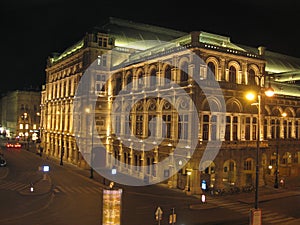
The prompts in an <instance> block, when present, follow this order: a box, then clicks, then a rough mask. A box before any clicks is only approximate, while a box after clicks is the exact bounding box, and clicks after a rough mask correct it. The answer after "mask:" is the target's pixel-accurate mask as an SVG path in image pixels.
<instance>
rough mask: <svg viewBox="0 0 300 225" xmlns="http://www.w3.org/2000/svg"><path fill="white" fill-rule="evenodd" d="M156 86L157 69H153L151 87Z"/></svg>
mask: <svg viewBox="0 0 300 225" xmlns="http://www.w3.org/2000/svg"><path fill="white" fill-rule="evenodd" d="M155 86H156V70H152V71H151V73H150V87H153V88H155Z"/></svg>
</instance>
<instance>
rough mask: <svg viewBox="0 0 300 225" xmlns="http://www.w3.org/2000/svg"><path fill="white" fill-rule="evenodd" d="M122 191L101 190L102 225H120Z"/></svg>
mask: <svg viewBox="0 0 300 225" xmlns="http://www.w3.org/2000/svg"><path fill="white" fill-rule="evenodd" d="M121 197H122V189H118V190H112V189H110V190H105V189H104V190H103V209H102V210H103V213H102V215H103V216H102V225H120V224H121Z"/></svg>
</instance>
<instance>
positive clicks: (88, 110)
mask: <svg viewBox="0 0 300 225" xmlns="http://www.w3.org/2000/svg"><path fill="white" fill-rule="evenodd" d="M85 112H86V113H87V114H88V115H89V114H90V112H91V110H90V108H86V109H85ZM87 121H88V116H87ZM91 121H92V143H91V158H90V160H91V165H90V167H91V168H90V178H91V179H93V178H94V169H93V148H94V120H93V119H92V120H91ZM87 128H88V127H87ZM87 137H88V135H87Z"/></svg>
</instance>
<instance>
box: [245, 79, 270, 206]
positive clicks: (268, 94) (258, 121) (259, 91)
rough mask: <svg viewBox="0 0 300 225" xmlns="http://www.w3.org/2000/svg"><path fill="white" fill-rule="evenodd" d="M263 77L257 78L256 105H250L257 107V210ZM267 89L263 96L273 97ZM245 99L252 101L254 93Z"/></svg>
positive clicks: (248, 94) (256, 201)
mask: <svg viewBox="0 0 300 225" xmlns="http://www.w3.org/2000/svg"><path fill="white" fill-rule="evenodd" d="M262 77H263V76H257V78H258V81H259V82H258V85H259V89H258V92H257V103H253V104H251V105H257V108H258V112H257V134H256V156H255V164H256V165H255V199H254V208H255V209H258V186H259V185H258V183H259V152H260V146H259V145H260V130H261V95H262V92H261V90H262V87H261V79H262ZM272 90H273V89H272V88H271V87H270V85H269V87H268V88H267V89H266V90H265V95H266V96H267V97H272V96H273V95H274V90H273V91H272ZM246 98H247V99H248V100H254V98H255V94H254V93H247V95H246Z"/></svg>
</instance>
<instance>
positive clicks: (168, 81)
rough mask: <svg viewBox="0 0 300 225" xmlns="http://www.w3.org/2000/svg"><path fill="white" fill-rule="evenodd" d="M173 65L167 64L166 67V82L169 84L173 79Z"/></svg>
mask: <svg viewBox="0 0 300 225" xmlns="http://www.w3.org/2000/svg"><path fill="white" fill-rule="evenodd" d="M171 75H172V74H171V67H170V66H166V69H165V84H169V83H171V80H172V76H171Z"/></svg>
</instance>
